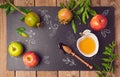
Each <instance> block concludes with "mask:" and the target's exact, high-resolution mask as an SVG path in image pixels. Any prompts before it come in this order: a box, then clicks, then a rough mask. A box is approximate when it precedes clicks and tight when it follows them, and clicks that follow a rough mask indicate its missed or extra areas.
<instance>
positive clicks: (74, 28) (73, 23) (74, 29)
mask: <svg viewBox="0 0 120 77" xmlns="http://www.w3.org/2000/svg"><path fill="white" fill-rule="evenodd" d="M72 29H73V32H74V33H75V34H76V32H77V30H76V25H75V22H74V20H72Z"/></svg>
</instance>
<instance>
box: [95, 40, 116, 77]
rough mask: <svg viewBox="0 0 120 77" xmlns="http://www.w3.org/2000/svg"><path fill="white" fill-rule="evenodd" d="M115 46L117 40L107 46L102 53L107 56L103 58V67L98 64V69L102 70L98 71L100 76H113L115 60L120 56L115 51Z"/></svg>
mask: <svg viewBox="0 0 120 77" xmlns="http://www.w3.org/2000/svg"><path fill="white" fill-rule="evenodd" d="M114 47H115V42H112V43H111V44H109V45H108V46H106V47H105V51H104V52H103V53H102V54H103V55H105V56H107V57H104V58H102V61H103V63H102V66H103V69H101V68H100V67H99V66H97V69H98V70H99V71H100V72H97V75H98V77H112V75H113V72H114V66H113V62H114V60H115V59H116V58H117V57H118V56H117V55H116V54H115V53H114V52H113V50H114Z"/></svg>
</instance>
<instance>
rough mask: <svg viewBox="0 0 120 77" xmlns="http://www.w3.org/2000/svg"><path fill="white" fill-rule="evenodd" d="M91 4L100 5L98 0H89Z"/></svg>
mask: <svg viewBox="0 0 120 77" xmlns="http://www.w3.org/2000/svg"><path fill="white" fill-rule="evenodd" d="M91 4H92V6H100V0H91Z"/></svg>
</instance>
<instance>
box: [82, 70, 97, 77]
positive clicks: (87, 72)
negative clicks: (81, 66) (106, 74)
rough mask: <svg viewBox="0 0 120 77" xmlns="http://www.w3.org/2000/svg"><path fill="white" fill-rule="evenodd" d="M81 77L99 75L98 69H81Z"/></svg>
mask: <svg viewBox="0 0 120 77" xmlns="http://www.w3.org/2000/svg"><path fill="white" fill-rule="evenodd" d="M80 77H97V74H96V71H85V72H83V71H81V72H80Z"/></svg>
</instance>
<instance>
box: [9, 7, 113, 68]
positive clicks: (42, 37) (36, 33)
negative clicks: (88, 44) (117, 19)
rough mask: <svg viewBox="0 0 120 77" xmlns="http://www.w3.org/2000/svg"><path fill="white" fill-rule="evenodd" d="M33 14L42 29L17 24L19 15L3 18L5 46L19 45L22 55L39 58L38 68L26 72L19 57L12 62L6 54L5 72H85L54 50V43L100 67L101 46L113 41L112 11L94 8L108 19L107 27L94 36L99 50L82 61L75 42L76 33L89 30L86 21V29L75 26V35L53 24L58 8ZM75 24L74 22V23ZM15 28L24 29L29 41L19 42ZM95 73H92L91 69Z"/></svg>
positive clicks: (39, 9)
mask: <svg viewBox="0 0 120 77" xmlns="http://www.w3.org/2000/svg"><path fill="white" fill-rule="evenodd" d="M29 8H30V9H32V10H33V11H35V12H37V13H38V14H39V15H40V17H41V19H42V27H41V28H40V29H38V28H30V27H27V26H26V25H25V24H24V22H21V21H20V20H19V18H20V16H21V14H20V13H18V12H15V13H14V14H9V15H8V16H7V46H8V45H9V43H10V42H12V41H19V42H21V43H22V44H23V45H24V47H25V51H24V52H26V51H34V52H36V53H37V54H38V55H39V56H40V57H41V62H40V64H39V65H38V66H37V67H35V68H28V67H26V66H24V64H23V62H22V56H20V57H17V58H14V57H10V55H9V54H7V69H8V70H89V68H88V67H86V66H85V65H84V64H83V63H81V62H80V61H78V60H77V59H76V58H74V57H72V56H71V55H68V54H65V53H63V52H62V51H61V50H60V49H59V48H58V43H59V42H63V43H65V44H67V45H69V46H71V48H72V49H73V50H74V52H75V53H76V54H77V55H79V56H80V57H82V58H83V59H84V60H85V61H87V62H88V63H90V64H91V65H94V64H97V65H99V66H101V58H102V57H104V56H103V55H102V54H101V53H102V52H103V51H104V46H106V45H108V44H109V43H111V42H112V41H113V40H114V36H115V34H114V32H115V31H114V8H113V7H94V8H93V9H95V10H96V11H97V13H99V14H104V15H105V16H106V17H107V19H108V25H107V27H106V28H105V29H104V30H102V31H101V32H95V31H93V30H92V32H93V33H95V34H96V36H97V37H98V40H99V43H100V47H99V51H98V53H97V54H96V55H95V56H93V57H91V58H87V57H84V56H83V55H81V54H80V53H79V51H78V50H77V48H76V41H77V39H78V38H79V37H80V35H79V34H78V33H79V32H83V31H84V30H85V29H90V27H89V21H90V20H88V21H87V26H85V25H79V23H77V34H73V31H72V28H71V25H70V24H68V25H67V26H63V25H61V24H59V22H58V20H57V11H58V10H59V9H60V8H58V7H29ZM75 22H78V21H77V20H76V21H75ZM18 27H25V28H26V32H27V33H28V34H29V38H23V37H21V36H20V35H18V34H17V33H16V29H17V28H18ZM93 70H96V69H93Z"/></svg>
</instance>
